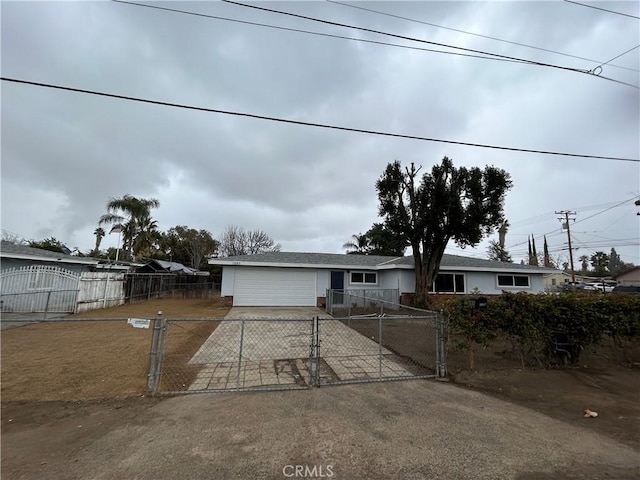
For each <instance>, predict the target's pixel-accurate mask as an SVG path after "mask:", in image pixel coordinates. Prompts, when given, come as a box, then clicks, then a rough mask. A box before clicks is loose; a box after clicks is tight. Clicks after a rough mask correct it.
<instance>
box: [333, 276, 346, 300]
mask: <svg viewBox="0 0 640 480" xmlns="http://www.w3.org/2000/svg"><path fill="white" fill-rule="evenodd" d="M331 290H333V304H334V305H342V304H343V303H344V300H343V297H344V295H342V291H344V272H331Z"/></svg>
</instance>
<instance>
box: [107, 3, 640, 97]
mask: <svg viewBox="0 0 640 480" xmlns="http://www.w3.org/2000/svg"><path fill="white" fill-rule="evenodd" d="M111 1H112V2H114V3H123V4H126V5H133V6H136V7H145V8H153V9H156V10H165V11H168V12H175V13H182V14H185V15H193V16H198V17H204V18H212V19H216V20H224V21H229V22H235V23H242V24H245V25H253V26H260V27H267V28H274V29H278V30H285V31H290V32H297V33H306V34H309V35H317V36H322V37H330V38H339V39H343V40H352V41H357V42H362V43H372V44H378V45H386V46H392V47H398V48H407V49H411V50H421V51H426V52H432V53H442V54H447V55H457V56H461V57H473V58H480V59H484V60H495V61H503V62H513V63H524V64H530V65H538V66H544V67H550V68H558V69H561V70H568V71H573V72H577V73H583V74H587V75H593V76H596V77H598V78H601V79H603V80H608V81H610V82H614V83H619V84H621V85H626V86H628V87H632V88H635V89H639V90H640V86H638V85H634V84H631V83H627V82H623V81H621V80H616V79H614V78H610V77H605V76H603V75H600V74H598V75H594V74H593V69H592V70H584V69H578V68H571V67H563V66H560V65H554V64H549V63H543V62H536V61H533V60H527V59H521V58H517V57H509V56H506V55H498V54H496V53H491V52H483V51H481V50H473V49H468V48H463V47H456V46H453V45H446V44H440V43H436V42H429V41H427V40H421V39H416V38H411V37H404V36H402V35H395V34H392V33H385V32H378V31H376V30H371V29H366V28H363V27H355V26H350V25H343V24H339V23H335V22H329V21H327V20H320V19H314V18H311V17H305V16H302V15H297V14H294V13H289V12H280V11H278V10H271V9H267V8H263V7H257V6H254V5H245V4H242V3H236V2H231V1H229V0H221V1H223V2H227V3H233V4H235V5H239V6H243V7H248V8H256V9H259V10H266V11H269V12H274V13H280V14H282V15H291V16H295V17H301V18H304V19H309V20H313V21H317V22H322V23H328V24H333V25H339V26H344V27H346V28H353V29H359V30H363V31H370V32H374V33H379V34H381V35H389V36H392V37H397V38H403V39H406V40H411V41H415V42H422V43H428V44H432V45H439V46H444V47H446V48H454V49H458V50H465V51H470V52H478V53H481V54H482V55H473V54H464V53H460V52H447V51H443V50H433V49H428V48H418V47H411V46H407V45H398V44H395V43H388V42H380V41H375V40H365V39H359V38H353V37H347V36H343V35H332V34H328V33H319V32H312V31H309V30H302V29H297V28H288V27H281V26H276V25H269V24H265V23H259V22H249V21H245V20H238V19H234V18H227V17H219V16H216V15H207V14H204V13H196V12H189V11H186V10H178V9H173V8H167V7H158V6H156V5H146V4H142V3H136V2H127V1H125V0H111ZM487 55H489V56H487Z"/></svg>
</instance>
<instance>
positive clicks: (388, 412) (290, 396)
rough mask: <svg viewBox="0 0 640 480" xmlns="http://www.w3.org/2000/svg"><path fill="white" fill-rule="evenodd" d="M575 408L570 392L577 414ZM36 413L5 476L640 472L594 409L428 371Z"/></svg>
mask: <svg viewBox="0 0 640 480" xmlns="http://www.w3.org/2000/svg"><path fill="white" fill-rule="evenodd" d="M581 408H582V406H581V405H576V415H577V416H580V415H581V413H582V412H581ZM3 414H4V412H3ZM43 416H44V417H45V418H44V419H43V420H42V421H41V422H35V423H34V424H33V425H32V426H31V427H28V428H21V429H17V430H15V431H12V430H11V429H9V430H8V431H6V430H4V431H3V436H2V457H3V458H2V463H3V466H2V470H3V471H2V474H3V478H41V479H49V478H50V479H59V478H65V479H83V480H84V479H96V480H98V479H99V480H107V479H114V480H115V479H117V480H120V479H124V478H128V479H139V480H144V479H149V480H158V479H180V480H187V479H232V478H233V479H238V478H240V479H258V478H260V479H287V478H332V479H388V478H390V479H395V478H398V479H428V480H432V479H447V480H448V479H462V480H463V479H474V480H476V479H492V480H494V479H519V480H551V479H554V480H557V479H590V480H592V479H599V478H600V479H617V480H618V479H632V478H633V479H635V478H638V475H639V474H640V465H639V452H636V451H634V450H633V449H631V448H629V447H627V446H625V445H623V444H620V443H617V442H616V441H614V440H612V439H609V438H607V437H603V436H600V435H598V434H596V433H594V432H591V431H589V427H590V422H597V421H598V419H585V421H584V427H582V428H581V427H575V426H571V425H568V424H564V423H562V422H559V421H558V420H554V419H552V418H550V417H547V416H545V415H542V414H539V413H536V412H534V411H531V410H528V409H525V408H523V407H519V406H517V405H514V404H510V403H507V402H503V401H501V400H498V399H495V398H492V397H489V396H486V395H483V394H481V393H478V392H474V391H470V390H466V389H463V388H460V387H456V386H454V385H450V384H447V383H442V382H437V381H433V380H411V381H404V382H389V383H382V384H364V385H344V386H338V387H323V388H319V389H311V390H302V391H287V392H259V393H229V394H200V395H191V396H182V397H174V398H168V399H165V400H163V401H161V402H154V401H151V400H147V399H138V400H135V401H134V402H133V403H131V402H129V403H126V402H125V404H124V406H119V407H118V408H114V407H113V406H112V405H108V406H104V411H102V410H100V409H98V410H95V409H94V410H91V409H89V410H86V411H82V412H80V413H78V414H68V415H66V416H62V417H60V418H58V419H57V420H51V421H50V422H49V423H47V418H46V417H48V416H49V414H46V415H43ZM5 421H7V419H6V417H5V418H4V419H3V424H4V422H5ZM5 425H6V424H5ZM56 452H57V453H56ZM296 469H297V470H296Z"/></svg>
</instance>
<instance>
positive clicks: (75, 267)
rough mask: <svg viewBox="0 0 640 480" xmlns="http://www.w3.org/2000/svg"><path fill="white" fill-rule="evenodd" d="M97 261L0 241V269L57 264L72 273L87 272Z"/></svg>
mask: <svg viewBox="0 0 640 480" xmlns="http://www.w3.org/2000/svg"><path fill="white" fill-rule="evenodd" d="M98 263H99V261H98V260H96V259H95V258H89V257H74V256H72V255H66V254H64V253H58V252H51V251H49V250H42V249H40V248H31V247H27V246H25V245H15V244H13V243H8V242H2V244H1V245H0V269H1V270H2V271H3V272H4V271H5V270H8V269H11V268H20V267H31V266H34V265H46V266H58V267H61V268H64V269H66V270H69V271H71V272H73V273H77V274H80V273H82V272H88V271H90V270H92V268H93V267H95V266H97V265H98Z"/></svg>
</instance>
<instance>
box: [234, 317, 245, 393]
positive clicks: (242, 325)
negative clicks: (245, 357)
mask: <svg viewBox="0 0 640 480" xmlns="http://www.w3.org/2000/svg"><path fill="white" fill-rule="evenodd" d="M243 344H244V320H241V321H240V349H239V353H238V375H237V377H236V390H240V372H241V371H242V345H243Z"/></svg>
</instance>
